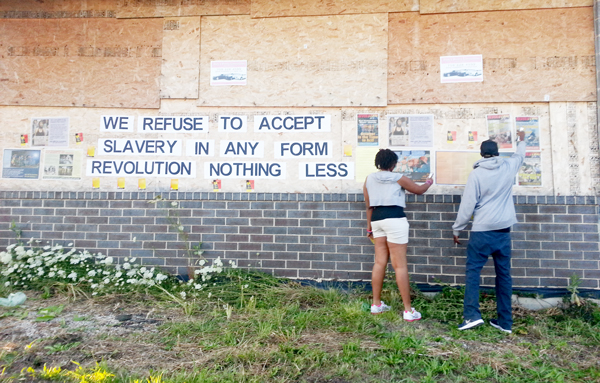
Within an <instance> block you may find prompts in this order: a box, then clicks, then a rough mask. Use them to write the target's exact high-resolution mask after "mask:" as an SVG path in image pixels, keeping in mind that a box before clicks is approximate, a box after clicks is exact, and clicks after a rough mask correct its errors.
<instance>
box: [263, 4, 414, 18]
mask: <svg viewBox="0 0 600 383" xmlns="http://www.w3.org/2000/svg"><path fill="white" fill-rule="evenodd" d="M418 10H419V0H388V1H377V0H350V1H348V0H333V1H325V0H299V1H296V0H282V1H273V0H253V1H252V17H281V16H321V15H349V14H353V13H385V12H409V11H418Z"/></svg>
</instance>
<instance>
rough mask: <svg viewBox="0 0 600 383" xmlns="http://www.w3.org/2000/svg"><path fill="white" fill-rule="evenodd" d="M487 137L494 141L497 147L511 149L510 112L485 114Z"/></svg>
mask: <svg viewBox="0 0 600 383" xmlns="http://www.w3.org/2000/svg"><path fill="white" fill-rule="evenodd" d="M486 122H487V129H488V137H489V138H490V140H492V141H496V143H497V144H498V149H512V148H513V142H512V124H511V120H510V114H488V115H487V116H486Z"/></svg>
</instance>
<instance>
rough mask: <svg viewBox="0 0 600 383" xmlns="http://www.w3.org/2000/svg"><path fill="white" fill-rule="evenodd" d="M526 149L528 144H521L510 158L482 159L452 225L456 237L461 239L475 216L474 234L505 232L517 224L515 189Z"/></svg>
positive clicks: (476, 166) (470, 178) (475, 166)
mask: <svg viewBox="0 0 600 383" xmlns="http://www.w3.org/2000/svg"><path fill="white" fill-rule="evenodd" d="M525 146H526V145H525V142H523V141H521V142H519V143H518V145H517V151H516V153H515V154H513V155H512V156H511V157H510V158H500V157H491V158H482V159H480V160H479V161H477V162H475V164H474V165H473V171H472V172H471V174H470V175H469V179H468V180H467V186H465V191H464V193H463V196H462V199H461V202H460V208H459V209H458V215H457V216H456V221H455V222H454V225H452V229H453V230H454V235H456V236H458V235H459V234H460V231H461V230H463V229H464V228H465V227H466V226H467V224H468V223H469V220H470V218H471V215H473V217H474V218H473V227H472V229H471V231H491V230H499V229H505V228H507V227H510V226H512V225H513V224H515V223H517V218H516V214H515V205H514V203H513V198H512V187H513V183H514V181H515V176H516V174H517V172H518V171H519V168H520V167H521V164H522V163H523V159H524V158H525Z"/></svg>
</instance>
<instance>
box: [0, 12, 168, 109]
mask: <svg viewBox="0 0 600 383" xmlns="http://www.w3.org/2000/svg"><path fill="white" fill-rule="evenodd" d="M162 27H163V23H162V20H159V19H154V20H116V19H49V20H1V21H0V57H1V58H2V59H1V60H0V105H40V106H94V107H134V108H157V107H158V106H159V84H158V78H159V75H160V65H161V59H160V56H161V43H162Z"/></svg>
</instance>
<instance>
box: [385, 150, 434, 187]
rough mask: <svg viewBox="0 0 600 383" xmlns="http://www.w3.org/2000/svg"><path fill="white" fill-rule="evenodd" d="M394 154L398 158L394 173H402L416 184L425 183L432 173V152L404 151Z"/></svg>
mask: <svg viewBox="0 0 600 383" xmlns="http://www.w3.org/2000/svg"><path fill="white" fill-rule="evenodd" d="M394 153H396V155H397V156H398V164H396V168H395V169H394V172H396V173H402V174H403V175H404V176H406V177H408V178H410V179H411V180H413V181H415V182H425V180H426V179H427V176H428V175H429V173H431V151H429V150H402V151H398V152H394Z"/></svg>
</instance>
